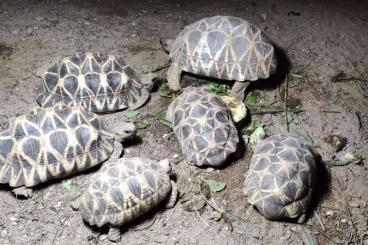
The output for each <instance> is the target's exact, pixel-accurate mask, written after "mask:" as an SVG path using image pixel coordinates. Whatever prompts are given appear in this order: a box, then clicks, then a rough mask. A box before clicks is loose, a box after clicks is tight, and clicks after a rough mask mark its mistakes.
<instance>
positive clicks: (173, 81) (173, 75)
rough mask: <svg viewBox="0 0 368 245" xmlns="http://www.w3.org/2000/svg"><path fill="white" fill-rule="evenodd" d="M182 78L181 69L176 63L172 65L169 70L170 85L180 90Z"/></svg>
mask: <svg viewBox="0 0 368 245" xmlns="http://www.w3.org/2000/svg"><path fill="white" fill-rule="evenodd" d="M180 78H181V69H179V68H178V67H177V66H175V65H171V66H170V67H169V69H168V70H167V82H168V83H169V87H170V89H172V90H175V91H177V90H180V88H181V86H180Z"/></svg>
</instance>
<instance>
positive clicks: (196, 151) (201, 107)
mask: <svg viewBox="0 0 368 245" xmlns="http://www.w3.org/2000/svg"><path fill="white" fill-rule="evenodd" d="M166 118H167V120H169V121H170V122H172V124H173V129H174V132H175V134H176V137H177V138H178V141H179V144H180V146H181V150H182V152H183V154H184V156H185V157H186V159H187V160H188V161H191V162H193V163H194V164H195V165H197V166H212V167H219V166H221V165H222V164H223V163H224V162H225V161H226V160H227V159H228V158H229V156H230V155H231V154H232V153H234V152H235V151H236V149H237V144H238V142H239V136H238V131H237V129H236V127H235V125H234V123H233V121H232V120H231V115H230V113H229V111H228V109H227V107H226V105H225V103H224V102H223V101H222V100H221V99H220V98H219V97H218V96H217V95H216V94H214V93H213V92H211V91H210V90H208V89H207V88H205V87H200V88H193V87H187V88H186V89H185V90H184V92H183V93H182V94H181V95H180V96H179V97H177V98H176V99H175V100H174V101H173V102H172V103H171V104H170V106H169V108H168V110H167V112H166Z"/></svg>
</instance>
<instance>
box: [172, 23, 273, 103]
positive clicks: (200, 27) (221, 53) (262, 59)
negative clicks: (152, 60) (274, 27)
mask: <svg viewBox="0 0 368 245" xmlns="http://www.w3.org/2000/svg"><path fill="white" fill-rule="evenodd" d="M167 44H168V46H169V49H170V53H169V56H170V59H171V66H170V67H169V69H168V71H167V80H168V83H169V87H170V88H171V89H173V90H179V89H180V77H181V72H182V71H185V72H189V73H192V74H196V75H200V76H205V77H213V78H216V79H222V80H234V81H235V83H234V85H233V87H232V90H231V94H230V95H231V96H234V97H241V98H243V97H244V91H245V89H246V87H247V81H255V80H258V79H266V78H268V77H269V76H270V75H271V74H272V73H274V72H275V71H276V64H277V61H276V57H275V52H274V47H273V45H272V43H271V42H270V41H269V39H268V38H267V37H266V35H265V34H264V33H263V32H262V31H261V29H260V28H258V27H257V26H256V25H254V24H251V23H248V22H247V21H245V20H243V19H241V18H237V17H232V16H213V17H208V18H204V19H201V20H198V21H197V22H195V23H192V24H190V25H188V26H186V27H185V28H184V29H183V30H182V31H181V32H180V34H179V35H178V36H177V37H176V39H175V40H174V41H173V42H172V43H167Z"/></svg>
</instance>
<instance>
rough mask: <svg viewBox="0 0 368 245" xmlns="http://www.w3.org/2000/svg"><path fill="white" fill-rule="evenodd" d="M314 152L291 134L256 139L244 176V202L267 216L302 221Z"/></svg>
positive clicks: (313, 172)
mask: <svg viewBox="0 0 368 245" xmlns="http://www.w3.org/2000/svg"><path fill="white" fill-rule="evenodd" d="M316 156H317V155H316V153H314V151H313V150H312V148H311V146H310V145H309V144H307V143H306V142H304V141H303V140H301V139H299V138H297V136H294V135H291V134H276V135H273V136H271V137H269V138H266V139H265V140H263V141H261V142H260V143H258V144H257V145H256V148H255V152H254V155H253V157H252V160H251V164H250V168H249V171H248V173H247V174H246V179H245V193H246V195H247V196H248V202H249V203H250V204H252V205H254V206H255V207H256V208H257V209H258V210H259V211H260V212H261V213H262V214H263V215H264V216H265V217H266V218H268V219H270V220H279V219H283V218H299V220H298V221H299V222H303V221H304V219H305V212H306V211H307V208H308V205H309V204H310V201H311V198H312V194H313V189H314V187H315V183H316V178H317V176H316V175H317V170H316V162H315V159H316Z"/></svg>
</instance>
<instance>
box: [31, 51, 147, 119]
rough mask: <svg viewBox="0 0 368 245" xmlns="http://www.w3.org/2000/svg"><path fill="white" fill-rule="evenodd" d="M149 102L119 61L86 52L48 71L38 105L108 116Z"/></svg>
mask: <svg viewBox="0 0 368 245" xmlns="http://www.w3.org/2000/svg"><path fill="white" fill-rule="evenodd" d="M148 98H149V93H148V91H147V90H146V89H145V88H144V87H143V83H142V81H141V79H140V77H139V76H138V74H137V73H136V72H135V71H134V70H133V69H132V68H131V67H130V66H129V65H127V63H126V62H125V61H124V59H123V58H122V57H120V56H114V55H106V54H102V53H91V52H87V53H82V54H74V55H72V56H67V57H65V58H63V59H62V61H61V62H58V63H56V64H54V65H53V66H52V67H51V68H49V69H48V70H47V71H46V72H45V73H44V74H43V77H42V90H41V91H40V92H39V95H38V97H37V102H38V103H39V104H40V105H41V106H43V107H49V106H53V105H55V104H56V103H58V102H62V103H64V104H66V105H69V106H70V105H73V106H82V107H84V108H85V109H86V110H88V111H93V112H111V111H116V110H122V109H130V110H133V109H136V108H138V107H140V106H142V105H143V104H144V103H145V102H146V101H147V100H148Z"/></svg>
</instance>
